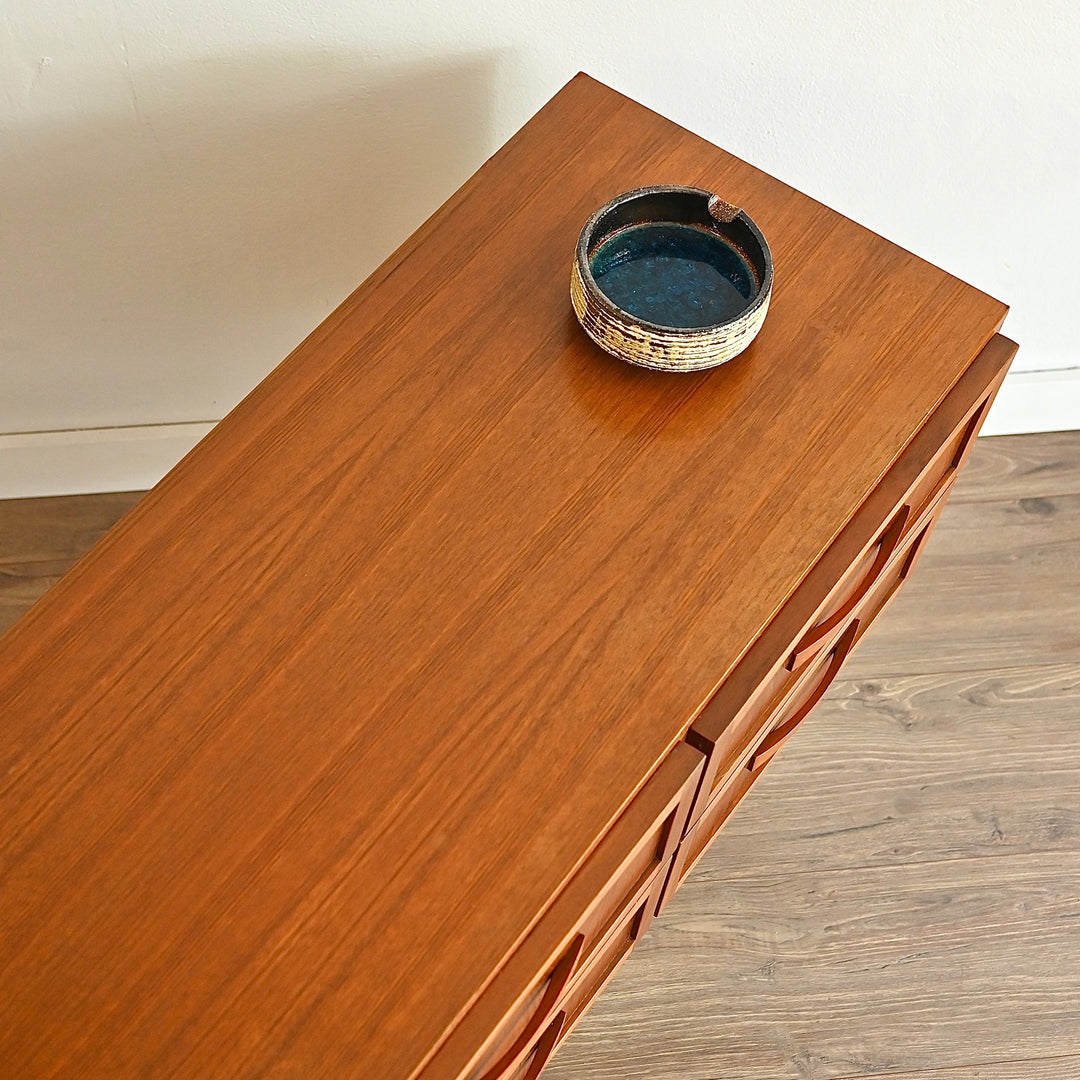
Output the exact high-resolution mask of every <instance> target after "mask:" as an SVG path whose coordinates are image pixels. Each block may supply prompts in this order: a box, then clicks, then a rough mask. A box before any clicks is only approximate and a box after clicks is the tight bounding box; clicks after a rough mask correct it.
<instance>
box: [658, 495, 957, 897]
mask: <svg viewBox="0 0 1080 1080" xmlns="http://www.w3.org/2000/svg"><path fill="white" fill-rule="evenodd" d="M948 486H949V485H948V484H946V485H945V486H944V487H943V488H942V489H941V490H939V491H938V492H937V494H936V501H935V502H934V503H933V504H932V505H930V506H929V507H927V508H926V510H924V512H923V513H922V514H921V515H920V516H919V519H918V520H917V521H916V522H915V524H914V526H913V528H912V531H911V532H910V533H909V534H908V536H907V537H906V539H905V540H904V543H903V544H902V545H901V547H900V550H899V551H897V552H896V553H895V554H894V557H893V558H892V559H891V560H890V562H889V565H888V566H887V567H886V569H885V572H884V573H882V574H881V575H880V577H879V578H878V579H877V580H876V581H875V582H874V585H873V587H872V588H871V589H870V590H869V591H868V592H867V593H866V595H865V596H864V597H863V599H862V602H861V603H860V604H859V606H858V608H857V609H856V611H855V612H854V614H853V615H852V616H851V618H850V619H849V621H848V622H847V623H846V624H845V626H844V629H843V631H842V632H841V634H840V636H839V637H838V638H837V640H836V641H835V642H834V643H833V645H832V646H831V647H830V649H829V651H828V652H827V653H824V654H822V655H819V656H818V657H816V658H815V659H814V661H813V662H811V663H810V664H808V665H807V667H806V669H804V671H803V673H802V674H801V676H800V677H799V678H798V679H797V680H796V682H795V684H794V687H793V689H792V691H791V692H790V693H789V694H788V695H787V697H786V698H785V699H784V701H783V704H782V706H781V707H780V708H779V709H778V710H777V712H776V713H774V714H773V715H772V716H771V717H770V718H769V721H768V723H767V724H766V725H765V726H764V728H763V731H762V732H761V733H760V734H759V735H758V737H757V739H756V741H754V742H752V743H751V744H750V745H749V746H748V747H747V748H746V749H745V750H744V752H743V753H742V754H741V755H740V756H739V757H738V758H737V759H735V760H734V761H732V762H730V763H729V764H728V766H727V767H725V768H724V769H723V770H718V773H717V776H718V780H717V787H716V790H715V791H714V793H713V795H712V797H711V798H710V799H709V801H708V802H707V803H706V804H705V805H704V807H703V809H702V810H701V812H700V813H699V814H698V815H697V817H696V819H695V821H694V823H693V824H692V826H691V827H690V828H689V829H688V831H687V834H686V836H685V837H684V838H683V841H682V843H681V844H680V845H679V850H678V852H677V853H676V855H675V858H674V860H673V864H672V873H671V881H670V882H669V883H668V885H667V886H666V887H665V889H664V892H663V895H662V896H661V901H660V907H663V905H664V904H666V903H667V901H668V899H669V898H670V897H671V895H672V894H673V893H674V891H675V888H676V887H677V886H678V885H679V884H680V883H681V882H682V881H683V879H684V878H685V877H686V876H687V874H689V873H690V871H691V870H692V869H693V867H694V865H695V864H696V863H697V861H698V860H699V859H700V858H701V856H702V855H703V854H704V853H705V850H706V848H708V846H709V844H710V843H711V842H712V840H713V838H714V837H715V836H716V834H717V833H718V832H719V831H720V829H721V828H722V827H723V825H724V823H725V822H726V821H727V819H728V817H729V816H730V815H731V812H732V811H733V810H734V809H735V807H736V806H737V805H738V804H739V802H740V801H741V800H742V798H743V797H744V796H745V795H746V793H747V792H748V791H749V790H750V788H751V787H752V786H753V784H754V781H755V780H756V779H757V778H758V777H759V776H760V775H761V773H762V771H763V770H764V768H765V766H766V765H767V764H768V763H769V762H770V761H771V760H772V758H773V757H774V756H775V754H776V753H777V752H778V751H779V750H780V748H781V747H782V746H783V745H784V743H785V742H787V740H788V739H789V738H790V737H791V736H792V735H793V734H794V733H795V730H796V728H798V726H799V725H800V724H801V723H802V722H803V720H805V719H806V717H807V716H808V715H809V714H810V712H811V711H812V710H813V708H814V707H815V706H816V705H817V703H818V702H819V701H820V700H821V698H822V696H823V695H824V694H825V691H826V690H827V689H828V688H829V686H830V684H831V683H832V682H833V680H834V679H835V678H836V676H837V675H838V674H839V671H840V668H841V667H842V665H843V663H844V661H845V660H846V659H847V657H848V654H849V653H850V652H851V650H852V649H853V648H854V647H855V646H856V645H857V644H858V642H859V640H860V639H861V638H862V636H863V634H864V633H865V632H866V630H867V629H868V628H869V627H870V625H871V624H872V623H873V622H874V620H875V619H876V618H877V617H878V616H879V615H880V614H881V613H882V611H884V610H885V608H886V607H887V606H888V604H889V601H890V600H892V598H893V597H894V596H895V595H896V593H897V591H898V590H899V588H900V586H901V585H902V584H903V583H904V581H905V580H906V579H907V577H908V575H909V574H910V573H911V571H912V569H913V568H914V566H915V563H916V562H917V560H918V558H919V556H920V555H921V554H922V552H923V550H924V549H925V547H926V541H927V539H928V537H929V535H930V532H931V530H932V529H933V527H934V525H935V524H936V523H937V520H938V518H939V516H940V513H941V510H942V508H943V506H944V503H945V495H946V493H947V491H948Z"/></svg>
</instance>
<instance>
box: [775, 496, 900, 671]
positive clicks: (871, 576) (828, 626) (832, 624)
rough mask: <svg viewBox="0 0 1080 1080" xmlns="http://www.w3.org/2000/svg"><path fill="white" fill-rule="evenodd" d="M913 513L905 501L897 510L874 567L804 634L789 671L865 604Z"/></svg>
mask: <svg viewBox="0 0 1080 1080" xmlns="http://www.w3.org/2000/svg"><path fill="white" fill-rule="evenodd" d="M910 515H911V507H910V506H908V504H907V503H904V505H903V506H901V507H900V509H899V510H897V511H896V513H895V514H894V515H893V519H892V521H890V522H889V524H888V525H887V526H886V528H885V531H884V532H882V534H881V536H880V537H879V538H878V542H877V555H876V556H875V557H874V561H873V563H872V564H871V565H870V569H869V570H867V571H866V573H865V574H864V575H863V579H862V581H860V582H859V585H858V588H856V589H855V590H854V591H853V592H852V594H851V595H850V596H849V597H848V598H847V600H845V601H844V603H843V604H842V605H841V606H840V607H839V608H838V609H837V610H836V611H834V612H833V613H832V614H831V615H829V616H828V617H827V618H825V619H822V621H821V622H819V623H818V624H817V626H812V627H810V629H809V630H807V631H806V633H805V634H803V637H802V640H801V641H800V642H799V644H798V645H796V646H795V648H794V650H793V651H792V653H791V655H790V656H789V657H788V658H787V664H786V665H785V667H786V668H787V669H788V671H794V670H795V669H796V668H797V667H801V666H802V664H803V661H805V660H807V659H808V658H809V657H810V656H811V655H813V653H815V652H816V651H817V650H818V649H819V648H820V647H821V642H822V640H823V639H825V638H827V637H828V636H829V635H830V634H831V633H832V632H833V631H834V630H835V629H836V628H837V627H838V626H840V625H841V624H842V623H843V622H845V621H846V620H847V619H848V618H850V616H851V614H852V612H854V610H855V609H856V608H857V607H858V606H859V604H861V603H862V601H863V598H864V597H865V596H866V594H867V593H868V592H869V591H870V589H871V587H872V586H873V584H874V582H875V581H877V579H878V578H879V577H880V576H881V573H882V571H883V570H884V569H885V567H886V565H887V564H888V562H889V560H890V559H891V558H892V555H893V552H894V551H896V547H897V545H898V544H899V543H900V537H901V536H903V535H904V526H905V525H907V521H908V517H909V516H910Z"/></svg>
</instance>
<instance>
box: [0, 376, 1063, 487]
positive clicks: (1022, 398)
mask: <svg viewBox="0 0 1080 1080" xmlns="http://www.w3.org/2000/svg"><path fill="white" fill-rule="evenodd" d="M213 426H214V424H213V423H212V422H197V423H186V424H149V425H145V426H141V427H139V426H132V427H112V428H84V429H81V430H76V431H31V432H18V433H15V434H11V435H0V499H22V498H32V497H34V496H38V495H82V494H87V493H92V492H104V491H143V490H145V489H146V488H151V487H153V486H154V484H156V483H157V482H158V481H159V480H160V479H161V478H162V477H163V476H164V475H165V474H166V473H167V472H168V471H169V470H170V469H171V468H172V467H173V466H174V465H175V464H176V463H177V462H178V461H179V460H180V459H181V458H182V457H183V456H184V455H185V454H186V453H187V452H188V451H189V450H190V449H191V448H192V447H193V446H194V445H195V444H196V443H197V442H198V441H199V440H200V439H201V438H202V437H203V436H204V435H206V433H207V432H209V431H210V430H211V428H213ZM1077 429H1080V368H1065V369H1061V370H1058V371H1017V372H1013V373H1011V374H1010V375H1008V376H1006V379H1005V385H1004V386H1003V387H1002V388H1001V392H1000V393H999V394H998V397H997V401H995V402H994V407H993V408H992V409H991V410H990V415H989V416H988V417H987V418H986V423H985V425H984V426H983V432H982V433H983V434H984V435H1017V434H1022V433H1025V432H1035V431H1072V430H1077Z"/></svg>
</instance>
